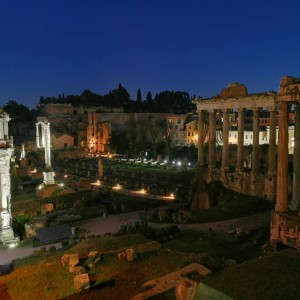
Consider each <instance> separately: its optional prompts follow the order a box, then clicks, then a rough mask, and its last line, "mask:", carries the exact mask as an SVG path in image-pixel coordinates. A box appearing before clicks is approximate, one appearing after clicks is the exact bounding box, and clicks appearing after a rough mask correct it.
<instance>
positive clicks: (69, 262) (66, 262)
mask: <svg viewBox="0 0 300 300" xmlns="http://www.w3.org/2000/svg"><path fill="white" fill-rule="evenodd" d="M60 261H61V263H62V265H63V266H68V267H74V266H76V265H77V264H78V263H79V257H78V253H75V254H64V255H63V256H62V257H61V259H60Z"/></svg>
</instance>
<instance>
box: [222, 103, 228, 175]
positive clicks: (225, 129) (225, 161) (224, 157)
mask: <svg viewBox="0 0 300 300" xmlns="http://www.w3.org/2000/svg"><path fill="white" fill-rule="evenodd" d="M228 156H229V111H228V110H227V109H225V110H224V111H223V148H222V169H223V170H227V169H228V168H229V166H228Z"/></svg>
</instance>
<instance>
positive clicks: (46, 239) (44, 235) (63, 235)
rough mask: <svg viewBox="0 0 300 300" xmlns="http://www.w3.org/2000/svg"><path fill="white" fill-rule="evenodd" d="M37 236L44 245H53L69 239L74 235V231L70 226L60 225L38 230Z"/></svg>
mask: <svg viewBox="0 0 300 300" xmlns="http://www.w3.org/2000/svg"><path fill="white" fill-rule="evenodd" d="M36 234H37V237H38V239H39V240H40V241H41V242H42V243H45V244H51V243H54V242H58V241H61V240H63V239H67V238H69V236H70V235H71V234H72V229H71V226H70V225H68V224H60V225H54V226H49V227H44V228H37V229H36Z"/></svg>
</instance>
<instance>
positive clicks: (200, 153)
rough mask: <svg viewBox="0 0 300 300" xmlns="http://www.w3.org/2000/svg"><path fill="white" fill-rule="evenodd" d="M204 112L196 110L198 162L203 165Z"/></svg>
mask: <svg viewBox="0 0 300 300" xmlns="http://www.w3.org/2000/svg"><path fill="white" fill-rule="evenodd" d="M204 136H205V132H204V112H203V110H199V111H198V164H199V165H204V148H203V147H204Z"/></svg>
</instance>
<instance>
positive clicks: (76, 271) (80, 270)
mask: <svg viewBox="0 0 300 300" xmlns="http://www.w3.org/2000/svg"><path fill="white" fill-rule="evenodd" d="M84 273H86V269H85V268H84V267H82V266H76V267H74V274H75V275H81V274H84Z"/></svg>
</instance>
